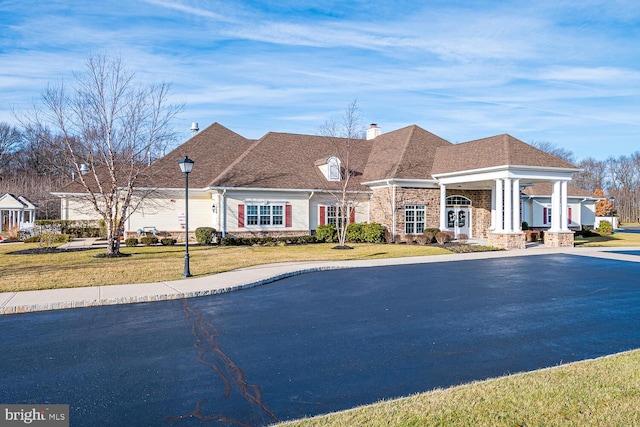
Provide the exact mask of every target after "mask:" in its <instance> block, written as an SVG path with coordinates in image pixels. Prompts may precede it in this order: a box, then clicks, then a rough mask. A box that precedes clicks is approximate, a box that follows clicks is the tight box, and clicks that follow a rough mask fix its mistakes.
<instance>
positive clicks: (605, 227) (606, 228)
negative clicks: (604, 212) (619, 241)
mask: <svg viewBox="0 0 640 427" xmlns="http://www.w3.org/2000/svg"><path fill="white" fill-rule="evenodd" d="M598 233H601V234H613V225H611V223H610V222H609V221H600V224H598Z"/></svg>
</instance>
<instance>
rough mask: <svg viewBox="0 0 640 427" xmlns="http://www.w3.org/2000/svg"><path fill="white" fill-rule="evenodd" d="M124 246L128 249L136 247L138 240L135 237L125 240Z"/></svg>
mask: <svg viewBox="0 0 640 427" xmlns="http://www.w3.org/2000/svg"><path fill="white" fill-rule="evenodd" d="M124 245H125V246H126V247H128V248H131V247H133V246H138V239H137V238H135V237H129V238H127V239H125V241H124Z"/></svg>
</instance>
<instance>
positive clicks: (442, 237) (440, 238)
mask: <svg viewBox="0 0 640 427" xmlns="http://www.w3.org/2000/svg"><path fill="white" fill-rule="evenodd" d="M453 236H454V234H453V233H452V232H451V231H439V232H438V233H437V234H436V241H437V242H438V243H439V244H441V245H444V244H445V243H448V242H450V241H452V240H453Z"/></svg>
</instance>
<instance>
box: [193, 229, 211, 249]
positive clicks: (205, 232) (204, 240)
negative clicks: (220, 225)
mask: <svg viewBox="0 0 640 427" xmlns="http://www.w3.org/2000/svg"><path fill="white" fill-rule="evenodd" d="M215 235H216V229H215V228H212V227H198V228H196V241H197V242H198V243H200V244H201V245H212V244H213V238H214V236H215Z"/></svg>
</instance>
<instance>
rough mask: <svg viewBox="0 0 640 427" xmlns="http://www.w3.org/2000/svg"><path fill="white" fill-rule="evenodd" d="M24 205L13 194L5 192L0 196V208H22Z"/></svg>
mask: <svg viewBox="0 0 640 427" xmlns="http://www.w3.org/2000/svg"><path fill="white" fill-rule="evenodd" d="M24 208H25V205H24V204H23V203H22V202H21V201H20V200H18V198H17V197H16V196H14V195H13V194H9V193H5V194H3V195H2V196H1V197H0V209H24Z"/></svg>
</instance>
